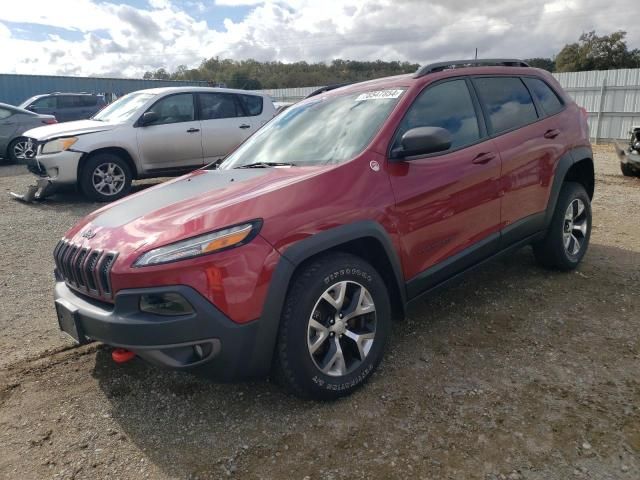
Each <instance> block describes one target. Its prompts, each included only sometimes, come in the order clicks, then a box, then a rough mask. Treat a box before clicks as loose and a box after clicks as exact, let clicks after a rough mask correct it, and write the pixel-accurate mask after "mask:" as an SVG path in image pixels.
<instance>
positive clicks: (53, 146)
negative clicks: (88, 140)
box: [41, 137, 78, 154]
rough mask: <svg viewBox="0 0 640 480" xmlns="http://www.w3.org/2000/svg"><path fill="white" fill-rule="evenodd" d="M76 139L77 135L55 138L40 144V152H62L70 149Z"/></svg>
mask: <svg viewBox="0 0 640 480" xmlns="http://www.w3.org/2000/svg"><path fill="white" fill-rule="evenodd" d="M77 141H78V137H65V138H56V139H55V140H51V141H50V142H47V143H45V144H44V145H43V146H42V150H41V152H42V153H43V154H48V153H60V152H64V151H65V150H68V149H70V148H71V147H72V145H73V144H74V143H76V142H77Z"/></svg>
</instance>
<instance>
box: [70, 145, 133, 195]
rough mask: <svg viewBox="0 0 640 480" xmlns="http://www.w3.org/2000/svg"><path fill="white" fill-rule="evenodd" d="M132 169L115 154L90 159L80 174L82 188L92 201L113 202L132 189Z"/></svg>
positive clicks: (98, 155) (100, 155) (103, 154)
mask: <svg viewBox="0 0 640 480" xmlns="http://www.w3.org/2000/svg"><path fill="white" fill-rule="evenodd" d="M131 180H132V174H131V168H129V165H128V164H127V162H126V161H124V160H123V159H122V158H121V157H119V156H118V155H115V154H113V153H99V154H97V155H94V156H92V157H90V158H89V159H88V160H87V162H86V163H85V165H84V166H83V168H82V173H81V174H80V179H79V183H80V188H81V190H82V192H83V193H84V194H85V195H86V196H87V197H89V198H91V199H92V200H97V201H98V202H112V201H114V200H117V199H119V198H122V197H124V196H125V195H126V194H127V193H129V190H130V189H131Z"/></svg>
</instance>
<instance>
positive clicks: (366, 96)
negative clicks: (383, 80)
mask: <svg viewBox="0 0 640 480" xmlns="http://www.w3.org/2000/svg"><path fill="white" fill-rule="evenodd" d="M402 92H404V90H376V91H373V92H366V93H362V94H360V95H358V96H357V97H356V100H355V101H356V102H361V101H362V100H383V99H387V98H398V97H399V96H400V95H402Z"/></svg>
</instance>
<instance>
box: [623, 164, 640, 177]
mask: <svg viewBox="0 0 640 480" xmlns="http://www.w3.org/2000/svg"><path fill="white" fill-rule="evenodd" d="M620 171H622V174H623V175H624V176H625V177H638V176H640V170H636V169H635V168H633V167H632V166H631V165H629V164H628V163H622V162H620Z"/></svg>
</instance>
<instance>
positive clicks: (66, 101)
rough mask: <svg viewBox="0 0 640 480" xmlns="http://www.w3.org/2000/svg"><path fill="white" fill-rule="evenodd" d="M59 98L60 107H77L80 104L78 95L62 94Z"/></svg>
mask: <svg viewBox="0 0 640 480" xmlns="http://www.w3.org/2000/svg"><path fill="white" fill-rule="evenodd" d="M57 98H58V108H75V107H79V106H80V101H79V99H78V97H73V96H71V95H62V96H59V97H57Z"/></svg>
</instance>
